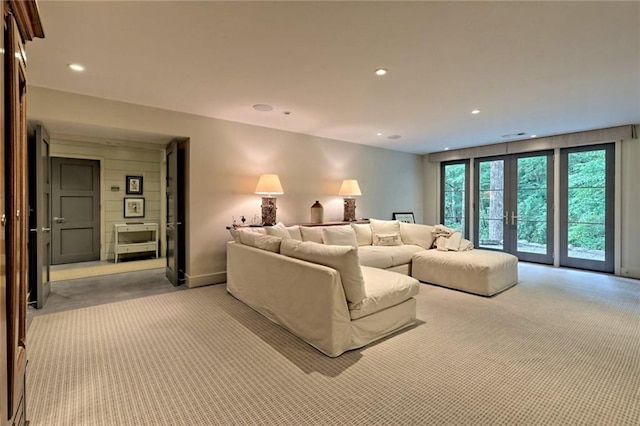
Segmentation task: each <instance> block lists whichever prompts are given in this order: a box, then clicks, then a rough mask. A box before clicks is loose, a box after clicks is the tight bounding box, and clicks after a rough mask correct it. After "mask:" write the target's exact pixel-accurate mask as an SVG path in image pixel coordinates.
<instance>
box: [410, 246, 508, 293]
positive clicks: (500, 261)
mask: <svg viewBox="0 0 640 426" xmlns="http://www.w3.org/2000/svg"><path fill="white" fill-rule="evenodd" d="M411 276H413V277H414V278H416V279H418V280H420V281H424V282H427V283H431V284H437V285H441V286H443V287H449V288H454V289H457V290H462V291H466V292H469V293H475V294H479V295H482V296H491V295H494V294H496V293H499V292H501V291H503V290H506V289H507V288H509V287H511V286H513V285H515V284H516V283H517V282H518V258H517V257H515V256H513V255H511V254H508V253H502V252H497V251H490V250H477V249H474V250H469V251H439V250H436V249H430V250H423V251H420V252H418V253H416V254H414V255H413V259H412V265H411Z"/></svg>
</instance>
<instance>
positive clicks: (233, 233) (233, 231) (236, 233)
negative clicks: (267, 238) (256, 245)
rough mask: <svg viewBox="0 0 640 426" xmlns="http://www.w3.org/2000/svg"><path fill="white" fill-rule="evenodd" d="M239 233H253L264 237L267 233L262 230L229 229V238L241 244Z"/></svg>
mask: <svg viewBox="0 0 640 426" xmlns="http://www.w3.org/2000/svg"><path fill="white" fill-rule="evenodd" d="M241 232H253V233H256V234H261V235H265V234H266V233H267V232H266V231H265V230H264V228H231V229H229V233H230V234H231V236H232V237H233V240H234V241H235V242H236V243H242V241H240V233H241Z"/></svg>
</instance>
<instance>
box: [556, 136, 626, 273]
mask: <svg viewBox="0 0 640 426" xmlns="http://www.w3.org/2000/svg"><path fill="white" fill-rule="evenodd" d="M614 149H615V145H614V144H612V143H611V144H604V145H593V146H585V147H578V148H565V149H563V150H561V152H560V265H561V266H569V267H572V268H582V269H590V270H594V271H601V272H613V271H614V261H613V259H614V242H613V235H614V180H615V171H614V167H615V164H614V159H615V157H614Z"/></svg>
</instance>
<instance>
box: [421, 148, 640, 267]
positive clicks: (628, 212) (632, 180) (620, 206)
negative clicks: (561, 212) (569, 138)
mask: <svg viewBox="0 0 640 426" xmlns="http://www.w3.org/2000/svg"><path fill="white" fill-rule="evenodd" d="M617 146H620V147H621V152H620V153H619V154H618V156H617V158H619V159H621V161H620V163H619V164H616V169H617V172H616V177H617V178H618V182H617V188H620V197H619V200H620V201H619V203H617V205H616V213H615V217H616V219H617V220H619V224H618V225H617V228H618V229H619V230H617V232H616V238H617V239H618V241H616V244H615V247H616V249H617V250H618V251H617V252H616V262H615V264H616V265H620V268H619V270H617V271H616V272H617V273H619V275H622V276H628V277H633V278H640V220H638V214H639V212H640V191H639V188H640V185H639V184H638V182H640V168H639V167H638V164H640V140H639V139H626V140H623V141H622V142H621V143H619V144H617ZM556 160H557V159H556ZM423 164H424V175H425V186H424V200H425V205H424V215H425V221H426V222H427V223H429V222H433V223H439V221H440V211H439V208H438V209H435V210H434V205H435V203H436V200H435V199H434V198H437V197H438V196H439V195H438V186H439V179H440V163H436V162H430V161H429V160H428V156H424V161H423ZM558 188H559V186H557V188H556V189H557V190H559V189H558ZM557 228H558V226H557V225H556V229H557ZM557 244H558V246H559V240H557ZM554 252H555V253H559V247H556V249H555V250H554Z"/></svg>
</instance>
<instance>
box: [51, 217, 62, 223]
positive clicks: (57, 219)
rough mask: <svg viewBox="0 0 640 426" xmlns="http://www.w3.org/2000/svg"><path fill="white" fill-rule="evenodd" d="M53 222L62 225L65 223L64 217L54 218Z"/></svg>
mask: <svg viewBox="0 0 640 426" xmlns="http://www.w3.org/2000/svg"><path fill="white" fill-rule="evenodd" d="M53 220H54V221H55V222H57V223H62V222H64V217H54V218H53Z"/></svg>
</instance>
